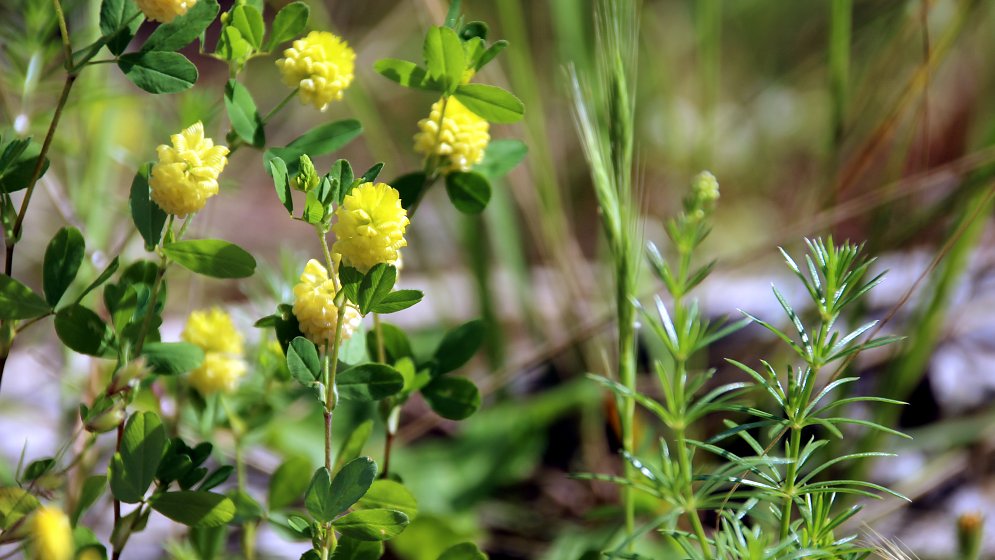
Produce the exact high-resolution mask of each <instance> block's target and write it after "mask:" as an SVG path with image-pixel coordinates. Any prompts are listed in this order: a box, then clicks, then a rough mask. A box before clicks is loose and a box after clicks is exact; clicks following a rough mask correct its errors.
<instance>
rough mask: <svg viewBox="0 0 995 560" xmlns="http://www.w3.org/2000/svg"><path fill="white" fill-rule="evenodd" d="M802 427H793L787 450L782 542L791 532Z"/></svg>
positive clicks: (782, 508) (782, 511)
mask: <svg viewBox="0 0 995 560" xmlns="http://www.w3.org/2000/svg"><path fill="white" fill-rule="evenodd" d="M801 440H802V429H801V427H798V426H792V427H791V441H790V443H789V444H788V447H787V449H786V450H785V451H786V452H787V456H788V459H790V460H791V462H790V463H788V473H787V476H785V478H784V483H785V487H784V492H785V494H786V496H785V497H784V505H783V506H782V507H781V542H784V541H786V540H788V535H789V534H790V532H791V505H792V503H793V502H794V492H795V477H796V475H797V473H798V457H799V456H800V455H801Z"/></svg>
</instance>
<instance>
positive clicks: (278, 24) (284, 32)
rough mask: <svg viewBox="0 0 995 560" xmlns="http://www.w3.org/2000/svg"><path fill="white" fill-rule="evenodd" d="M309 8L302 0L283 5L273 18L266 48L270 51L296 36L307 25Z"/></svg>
mask: <svg viewBox="0 0 995 560" xmlns="http://www.w3.org/2000/svg"><path fill="white" fill-rule="evenodd" d="M310 11H311V9H310V8H308V6H307V4H305V3H304V2H291V3H290V4H287V5H286V6H284V7H283V8H282V9H281V10H280V11H279V12H277V14H276V17H275V18H274V19H273V25H272V27H271V28H270V36H269V40H267V41H266V50H267V51H271V50H273V49H274V48H275V47H276V46H277V45H280V44H281V43H285V42H287V41H290V40H292V39H295V38H297V36H299V35H300V34H301V33H303V32H304V29H305V28H306V27H307V20H308V16H309V15H310Z"/></svg>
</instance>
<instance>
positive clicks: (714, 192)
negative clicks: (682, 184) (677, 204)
mask: <svg viewBox="0 0 995 560" xmlns="http://www.w3.org/2000/svg"><path fill="white" fill-rule="evenodd" d="M691 192H692V193H694V198H695V199H697V200H698V201H700V202H703V203H707V202H715V201H716V200H718V199H719V181H718V179H716V178H715V175H712V174H711V173H710V172H708V171H702V172H701V173H699V174H697V175H695V177H694V179H693V180H692V181H691Z"/></svg>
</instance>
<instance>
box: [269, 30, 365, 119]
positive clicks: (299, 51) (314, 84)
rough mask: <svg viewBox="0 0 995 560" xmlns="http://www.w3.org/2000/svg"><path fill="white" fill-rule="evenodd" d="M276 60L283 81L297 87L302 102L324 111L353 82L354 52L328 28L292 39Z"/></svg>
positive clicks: (339, 97)
mask: <svg viewBox="0 0 995 560" xmlns="http://www.w3.org/2000/svg"><path fill="white" fill-rule="evenodd" d="M283 56H284V58H281V59H279V60H277V61H276V66H277V68H279V69H280V73H281V74H282V75H283V83H284V84H286V85H287V86H288V87H292V88H299V94H300V96H301V101H302V102H304V103H310V104H311V105H314V106H315V107H316V108H317V109H318V110H319V111H324V110H325V108H326V107H328V104H329V103H331V102H332V101H336V100H339V99H342V92H343V91H345V89H346V88H347V87H349V84H351V83H352V78H353V71H354V69H355V64H356V53H355V52H354V51H353V50H352V49H351V48H349V45H348V43H346V42H345V41H343V40H342V39H340V38H339V37H336V36H335V35H333V34H331V33H329V32H327V31H312V32H310V33H308V34H307V36H306V37H303V38H301V39H298V40H296V41H294V43H293V46H291V47H290V48H289V49H287V50H285V51H283Z"/></svg>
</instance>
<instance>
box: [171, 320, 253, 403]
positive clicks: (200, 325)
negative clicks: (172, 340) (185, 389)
mask: <svg viewBox="0 0 995 560" xmlns="http://www.w3.org/2000/svg"><path fill="white" fill-rule="evenodd" d="M180 337H181V338H182V339H183V340H185V341H187V342H189V343H191V344H194V345H196V346H197V347H199V348H200V349H201V350H203V351H204V363H202V364H201V365H200V367H198V368H197V369H195V370H193V371H192V372H190V385H192V386H193V388H194V389H196V390H197V392H198V393H200V394H201V395H204V396H207V395H213V394H214V393H218V392H222V393H230V392H232V391H234V390H235V388H236V387H238V382H239V380H241V379H242V377H244V376H245V372H246V370H247V367H246V365H245V362H244V361H243V360H242V343H243V340H242V334H241V333H239V332H238V330H237V329H236V328H235V324H234V323H233V322H232V320H231V316H230V315H228V314H227V313H225V312H224V311H223V310H221V309H220V308H217V307H214V308H212V309H210V310H207V311H194V312H193V313H191V314H190V317H189V318H188V319H187V325H186V327H185V328H184V329H183V333H182V334H181V335H180Z"/></svg>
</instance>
